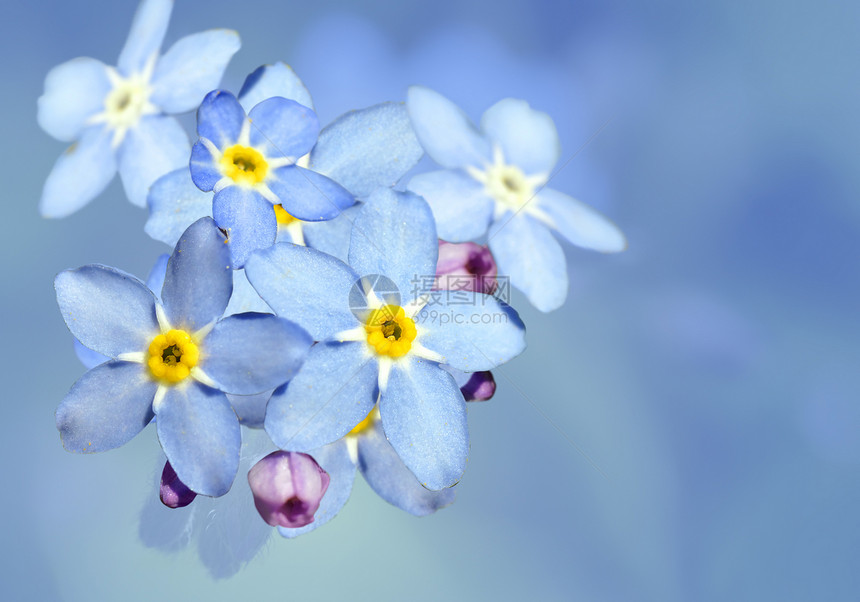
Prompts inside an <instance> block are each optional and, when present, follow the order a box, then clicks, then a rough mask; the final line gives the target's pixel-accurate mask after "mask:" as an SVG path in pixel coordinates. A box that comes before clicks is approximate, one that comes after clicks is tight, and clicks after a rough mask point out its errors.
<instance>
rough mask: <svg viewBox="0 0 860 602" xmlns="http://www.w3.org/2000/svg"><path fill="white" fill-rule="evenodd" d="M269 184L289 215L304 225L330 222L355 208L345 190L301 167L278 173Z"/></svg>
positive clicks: (270, 177) (294, 166)
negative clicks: (303, 222)
mask: <svg viewBox="0 0 860 602" xmlns="http://www.w3.org/2000/svg"><path fill="white" fill-rule="evenodd" d="M266 184H267V185H268V187H269V188H270V189H271V190H272V192H274V193H275V196H277V197H278V198H279V199H280V201H281V204H282V205H283V206H284V209H286V211H287V213H289V214H290V215H292V216H293V217H295V218H297V219H300V220H303V221H310V222H317V221H321V220H327V219H331V218H333V217H335V216H337V215H338V214H339V213H340V212H341V211H343V210H344V209H346V208H347V207H351V206H352V205H353V204H355V197H353V196H352V194H350V192H349V191H348V190H347V189H345V188H344V187H343V186H341V185H340V184H338V183H337V182H335V181H334V180H331V179H329V178H327V177H325V176H323V175H320V174H318V173H317V172H315V171H311V170H309V169H305V168H303V167H299V166H298V165H288V166H286V167H281V168H280V169H276V170H275V171H274V172H273V173H271V174H270V175H269V177H268V178H267V179H266Z"/></svg>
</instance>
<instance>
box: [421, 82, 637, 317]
mask: <svg viewBox="0 0 860 602" xmlns="http://www.w3.org/2000/svg"><path fill="white" fill-rule="evenodd" d="M407 107H408V109H409V115H410V117H411V118H412V124H413V126H414V127H415V132H416V134H417V135H418V139H419V140H420V141H421V144H422V145H423V146H424V150H425V151H427V154H428V155H430V157H432V158H433V160H434V161H436V162H437V163H438V164H439V165H441V166H442V167H444V168H445V169H444V170H441V171H434V172H430V173H425V174H420V175H417V176H415V177H413V178H412V179H411V180H410V182H409V185H408V188H409V190H411V191H413V192H415V193H417V194H420V195H422V196H423V197H424V198H425V199H426V200H427V202H428V203H430V206H431V207H432V209H433V215H434V216H435V218H436V223H437V226H438V229H439V237H440V238H442V239H444V240H448V241H452V242H462V241H467V240H474V239H477V238H479V237H481V236H483V235H484V234H487V232H488V231H489V235H488V241H489V246H490V250H491V251H492V252H493V255H494V256H495V258H496V262H497V263H498V266H499V270H500V273H503V274H506V275H507V276H509V277H510V278H511V283H512V284H513V285H514V286H515V287H517V288H519V289H520V290H522V291H523V292H524V293H525V294H526V295H527V296H528V298H529V301H531V303H532V304H533V305H534V306H535V307H537V308H538V309H539V310H541V311H551V310H553V309H557V308H558V307H560V306H561V305H562V304H563V303H564V300H565V298H566V297H567V267H566V264H565V258H564V252H563V251H562V249H561V246H560V245H559V244H558V242H557V241H556V240H555V238H553V236H552V234H551V231H553V230H554V231H556V232H558V233H559V234H560V235H561V236H563V237H564V238H566V239H567V240H568V241H570V242H571V243H573V244H575V245H577V246H580V247H584V248H588V249H594V250H597V251H601V252H604V253H614V252H618V251H623V250H624V249H625V248H626V247H627V241H626V240H625V238H624V235H623V234H622V233H621V231H620V230H619V229H618V228H617V227H616V226H615V225H614V224H613V223H612V222H610V221H609V220H608V219H607V218H606V217H604V216H603V215H601V214H600V213H598V212H597V211H595V210H594V209H592V208H591V207H589V206H588V205H585V204H584V203H581V202H580V201H577V200H575V199H573V198H571V197H569V196H567V195H566V194H563V193H561V192H558V191H556V190H552V189H551V188H547V187H546V184H547V183H548V181H549V179H550V177H551V175H552V174H551V172H552V169H553V167H554V166H555V165H556V163H557V162H558V158H559V141H558V134H557V132H556V129H555V125H554V124H553V122H552V119H550V117H549V116H548V115H546V114H545V113H541V112H538V111H535V110H534V109H532V108H531V107H529V105H528V103H526V102H525V101H522V100H516V99H513V98H506V99H504V100H501V101H499V102H497V103H496V104H494V105H493V106H492V107H490V108H489V109H487V111H486V112H485V113H484V115H483V117H482V119H481V129H482V131H480V132H479V131H478V130H477V129H476V128H475V126H474V125H473V124H472V123H471V122H470V121H469V119H468V118H467V117H466V115H465V114H464V113H463V112H462V111H461V110H460V109H459V108H458V107H457V106H456V105H454V104H453V103H452V102H451V101H449V100H448V99H446V98H445V97H443V96H441V95H440V94H438V93H436V92H434V91H432V90H429V89H427V88H423V87H418V86H413V87H412V88H410V89H409V93H408V98H407Z"/></svg>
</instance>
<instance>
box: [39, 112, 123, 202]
mask: <svg viewBox="0 0 860 602" xmlns="http://www.w3.org/2000/svg"><path fill="white" fill-rule="evenodd" d="M115 173H116V157H115V156H114V151H113V148H111V133H110V132H109V131H108V130H106V129H105V128H103V127H100V126H98V127H91V128H87V129H86V130H84V133H83V134H82V135H81V139H80V140H79V141H78V142H76V143H74V144H72V145H71V146H70V147H69V148H68V149H66V151H65V152H64V153H63V154H62V155H60V158H59V159H57V162H56V163H54V168H53V169H52V170H51V173H50V174H49V175H48V179H47V180H45V187H44V188H43V189H42V200H41V201H40V203H39V211H40V212H41V214H42V216H43V217H66V216H67V215H69V214H71V213H74V212H75V211H77V210H78V209H80V208H81V207H83V206H84V205H86V204H87V203H89V202H90V201H91V200H93V199H94V198H96V197H97V196H98V195H99V194H100V193H101V192H102V191H103V190H104V189H105V188H107V185H108V184H110V181H111V180H113V176H114V174H115Z"/></svg>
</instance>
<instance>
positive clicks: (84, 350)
mask: <svg viewBox="0 0 860 602" xmlns="http://www.w3.org/2000/svg"><path fill="white" fill-rule="evenodd" d="M72 340H73V341H74V346H75V355H77V356H78V360H80V362H81V363H82V364H83V365H84V367H85V368H86V369H87V370H90V369H92V368H95V367H96V366H98V365H99V364H104V363H105V362H106V361H108V360H110V358H109V357H108V356H106V355H102V354H101V353H99V352H98V351H93V350H92V349H90V348H89V347H84V346H83V345H82V344H81V342H80V341H79V340H78V339H72Z"/></svg>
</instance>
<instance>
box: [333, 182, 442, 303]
mask: <svg viewBox="0 0 860 602" xmlns="http://www.w3.org/2000/svg"><path fill="white" fill-rule="evenodd" d="M438 255H439V242H438V239H437V238H436V224H435V222H434V221H433V213H432V212H431V211H430V207H429V206H428V205H427V203H426V202H424V199H422V198H421V197H418V196H415V195H414V194H412V193H409V192H395V191H394V190H391V189H390V188H380V189H378V190H377V191H376V192H374V193H373V194H372V195H371V196H370V198H369V199H368V201H367V202H366V203H365V204H364V206H363V207H362V208H361V211H359V212H358V215H357V216H356V218H355V223H354V225H353V228H352V238H351V240H350V245H349V265H350V266H352V268H353V269H354V270H355V271H356V272H357V273H358V274H360V275H362V276H368V275H370V274H382V275H383V276H387V277H388V278H390V279H391V280H392V281H394V283H395V284H396V285H397V287H398V288H399V289H400V294H401V295H402V296H403V298H404V299H412V298H414V297H417V296H418V295H420V294H421V293H423V292H424V289H425V288H427V286H426V285H427V283H428V282H429V284H431V285H432V283H433V276H434V275H435V274H436V259H437V257H438Z"/></svg>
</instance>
